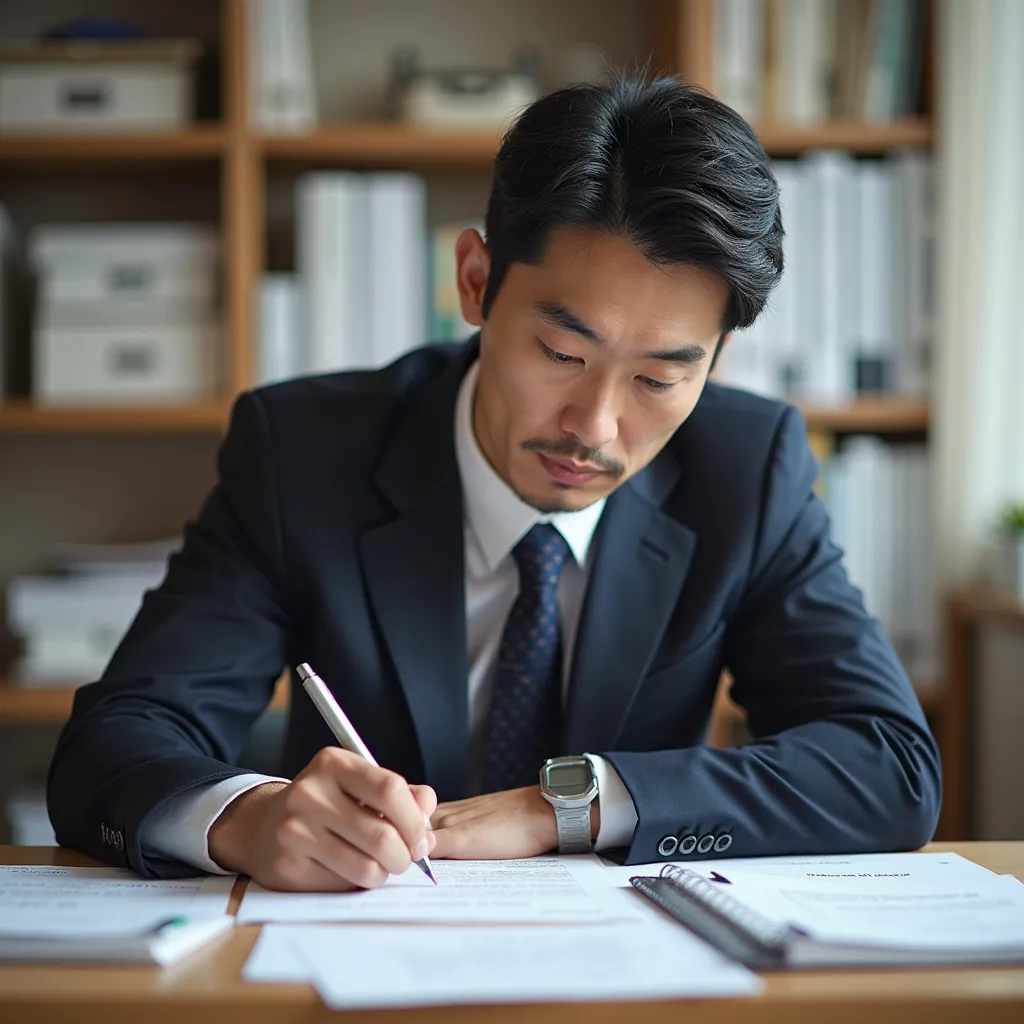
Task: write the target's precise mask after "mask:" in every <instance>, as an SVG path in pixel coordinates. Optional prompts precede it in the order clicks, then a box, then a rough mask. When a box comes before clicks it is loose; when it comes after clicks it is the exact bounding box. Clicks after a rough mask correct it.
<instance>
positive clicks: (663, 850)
mask: <svg viewBox="0 0 1024 1024" xmlns="http://www.w3.org/2000/svg"><path fill="white" fill-rule="evenodd" d="M678 845H679V840H678V839H676V837H675V836H665V838H664V839H662V841H661V842H660V843H658V853H660V854H661V855H662V857H671V856H672V854H673V853H675V852H676V847H677V846H678Z"/></svg>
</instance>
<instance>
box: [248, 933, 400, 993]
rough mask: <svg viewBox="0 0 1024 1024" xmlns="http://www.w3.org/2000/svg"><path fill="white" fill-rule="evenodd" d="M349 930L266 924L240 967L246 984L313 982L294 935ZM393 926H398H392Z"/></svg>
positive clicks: (312, 939)
mask: <svg viewBox="0 0 1024 1024" xmlns="http://www.w3.org/2000/svg"><path fill="white" fill-rule="evenodd" d="M338 927H345V928H348V927H350V926H349V925H331V924H305V925H292V924H268V925H264V926H263V927H262V928H261V929H260V935H259V938H258V939H257V940H256V945H255V946H253V947H252V952H251V953H250V954H249V959H248V960H246V961H245V966H244V967H243V968H242V978H243V980H245V981H255V982H268V983H271V984H275V985H302V984H304V983H305V982H307V981H312V980H313V977H312V973H311V970H312V969H311V968H310V966H309V964H308V963H307V962H306V960H305V959H304V958H302V957H300V956H299V954H298V952H297V951H296V949H295V945H294V943H293V942H292V937H293V934H298V935H302V934H307V933H308V934H309V935H310V937H311V938H310V941H316V940H315V939H314V938H313V936H315V935H316V934H317V933H318V932H321V933H322V931H323V930H324V929H329V928H338ZM394 927H396V928H397V927H400V926H399V925H395V926H394Z"/></svg>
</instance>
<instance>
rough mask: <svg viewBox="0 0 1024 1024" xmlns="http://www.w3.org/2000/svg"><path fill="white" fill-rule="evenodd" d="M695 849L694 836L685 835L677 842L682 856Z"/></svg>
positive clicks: (695, 839) (695, 838)
mask: <svg viewBox="0 0 1024 1024" xmlns="http://www.w3.org/2000/svg"><path fill="white" fill-rule="evenodd" d="M695 849H697V837H696V836H687V837H686V838H685V839H682V840H681V841H680V843H679V852H680V853H681V854H683V856H686V855H687V854H691V853H693V851H694V850H695Z"/></svg>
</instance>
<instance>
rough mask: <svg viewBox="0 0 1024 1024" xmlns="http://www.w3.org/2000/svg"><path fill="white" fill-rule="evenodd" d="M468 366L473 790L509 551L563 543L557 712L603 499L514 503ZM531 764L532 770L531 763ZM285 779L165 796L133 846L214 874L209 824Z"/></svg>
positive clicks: (632, 816) (600, 779)
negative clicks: (541, 506) (479, 429)
mask: <svg viewBox="0 0 1024 1024" xmlns="http://www.w3.org/2000/svg"><path fill="white" fill-rule="evenodd" d="M477 372H478V364H476V363H474V364H473V366H472V367H471V368H470V369H469V371H468V372H467V374H466V376H465V379H464V380H463V382H462V385H461V387H460V389H459V395H458V399H457V401H456V405H455V452H456V458H457V460H458V467H459V474H460V476H461V479H462V492H463V509H464V522H465V545H466V547H465V555H466V557H465V565H466V647H467V664H468V666H469V680H468V683H469V694H468V695H469V728H470V763H471V774H472V782H473V787H474V789H475V788H476V786H477V785H478V781H479V776H480V765H481V762H482V754H483V750H482V737H483V734H484V730H485V723H486V719H487V708H488V704H489V701H490V696H491V693H492V690H493V686H494V678H495V666H496V662H497V658H498V647H499V645H500V643H501V636H502V633H503V632H504V629H505V622H506V620H507V619H508V616H509V613H510V612H511V610H512V605H513V604H514V603H515V599H516V596H517V594H518V591H519V570H518V569H517V567H516V564H515V561H514V559H513V557H512V549H513V548H514V547H515V546H516V544H517V543H518V542H519V541H520V540H521V539H522V538H523V537H524V536H525V535H526V533H527V532H528V531H529V530H530V529H531V528H532V527H533V526H534V525H535V524H536V523H539V522H549V523H551V524H552V525H553V526H555V527H556V528H557V529H558V531H559V532H560V533H561V534H562V536H563V537H564V538H565V540H566V543H567V544H568V545H569V549H570V551H571V552H572V555H573V557H572V558H571V559H568V560H567V561H566V564H565V567H564V568H563V569H562V575H561V577H560V579H559V582H558V603H559V611H560V617H561V625H562V650H563V652H564V655H563V659H562V662H563V676H562V701H563V706H564V704H565V699H566V696H567V693H568V684H569V673H570V668H571V656H572V650H573V645H574V641H575V638H576V629H577V627H578V625H579V620H580V612H581V610H582V608H583V596H584V593H585V592H586V587H587V579H588V576H589V565H588V561H587V556H588V553H589V550H590V542H591V540H592V539H593V536H594V531H595V530H596V529H597V524H598V522H600V519H601V514H602V512H603V511H604V500H603V499H602V500H600V501H597V502H595V503H594V504H593V505H590V506H589V507H588V508H585V509H583V510H581V511H579V512H557V513H553V514H550V515H544V514H541V513H540V512H538V511H537V510H536V509H535V508H533V507H532V506H530V505H527V504H526V503H525V502H523V501H522V500H521V499H520V498H519V497H518V496H517V495H516V494H515V492H514V491H513V490H512V489H511V488H510V487H509V486H508V484H506V483H505V481H504V480H502V478H501V477H500V476H499V475H498V474H497V473H496V472H495V470H494V469H493V468H492V467H491V465H490V464H489V463H488V462H487V459H486V458H485V457H484V454H483V452H482V451H481V450H480V446H479V444H478V443H477V440H476V435H475V433H474V431H473V398H474V395H475V393H476V379H477ZM586 756H587V757H588V758H589V760H590V762H591V764H592V765H593V766H594V772H595V774H596V775H597V783H598V791H599V793H600V802H601V828H600V831H599V833H598V836H597V843H596V846H597V849H599V850H601V849H607V848H608V847H612V846H625V845H627V844H628V843H629V842H630V841H631V840H632V837H633V831H634V829H635V828H636V822H637V816H636V809H635V807H634V806H633V801H632V800H631V798H630V796H629V793H628V791H627V790H626V787H625V786H624V785H623V783H622V780H621V779H620V778H619V776H618V773H617V772H616V771H615V769H614V768H612V766H611V765H610V764H609V763H608V762H607V761H605V759H604V758H602V757H598V756H596V755H594V754H587V755H586ZM538 767H539V766H538ZM275 781H280V782H287V781H289V780H287V779H277V778H274V777H273V776H268V775H257V774H246V775H237V776H234V777H233V778H230V779H224V780H223V781H221V782H215V783H212V784H210V785H207V786H202V787H198V788H196V789H192V790H189V791H188V792H187V793H183V794H181V795H180V796H177V797H174V798H172V799H171V800H170V801H168V803H167V804H166V805H165V806H164V807H162V808H160V809H159V810H158V811H157V812H155V813H154V814H153V815H152V817H151V818H150V819H149V820H148V821H146V822H144V823H143V828H142V836H141V839H142V844H143V846H144V847H146V848H147V849H149V850H152V851H155V852H157V853H161V854H163V855H164V856H168V857H173V858H175V859H177V860H181V861H184V862H185V863H186V864H192V865H194V866H195V867H197V868H201V869H202V870H204V871H209V872H214V873H224V872H223V871H222V869H221V868H220V867H219V866H218V865H217V864H215V863H214V862H213V860H211V858H210V855H209V850H208V844H207V836H208V834H209V831H210V826H211V825H212V824H213V823H214V822H215V821H216V820H217V818H218V817H219V816H220V814H221V812H222V811H223V810H224V808H225V807H226V806H227V805H228V804H229V803H230V802H231V801H232V800H234V799H235V798H236V797H238V796H241V794H242V793H244V792H246V791H247V790H250V789H252V788H253V787H255V786H259V785H262V784H263V783H265V782H275Z"/></svg>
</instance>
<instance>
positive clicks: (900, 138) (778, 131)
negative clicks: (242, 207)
mask: <svg viewBox="0 0 1024 1024" xmlns="http://www.w3.org/2000/svg"><path fill="white" fill-rule="evenodd" d="M758 133H759V135H760V136H761V140H762V142H763V143H764V146H765V149H767V150H768V152H769V153H770V154H772V155H773V156H792V155H796V154H798V153H802V152H804V151H806V150H809V149H825V148H841V149H847V150H850V151H851V152H853V153H855V154H858V155H861V156H876V155H881V154H883V153H885V152H887V151H889V150H891V149H897V148H899V147H904V146H911V147H927V146H930V145H931V144H932V123H931V121H930V120H929V119H927V118H911V119H906V120H902V121H896V122H894V123H892V124H863V123H860V122H835V123H831V124H821V125H789V124H770V125H762V126H760V127H759V129H758ZM500 141H501V136H500V133H492V132H477V131H446V132H441V131H429V130H425V129H417V128H411V127H407V126H405V125H400V124H388V123H386V122H382V123H366V124H348V125H328V126H325V127H323V128H319V129H317V130H316V131H314V132H310V133H308V134H301V135H277V136H264V137H262V138H260V139H259V140H258V145H259V148H260V151H261V152H262V153H263V155H264V157H265V158H266V159H267V160H269V161H271V162H278V163H319V164H324V163H326V164H342V165H347V166H365V167H402V168H424V167H427V168H435V169H436V168H453V169H463V170H472V169H475V170H486V169H487V168H489V167H490V164H491V161H492V160H493V159H494V156H495V154H496V153H497V151H498V145H499V143H500Z"/></svg>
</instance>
